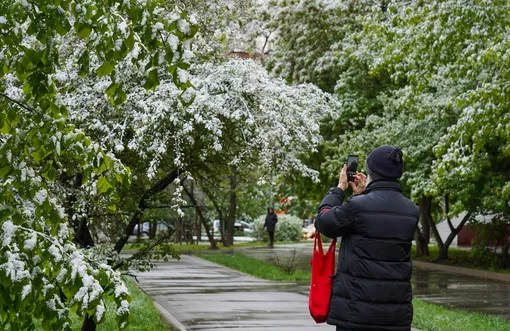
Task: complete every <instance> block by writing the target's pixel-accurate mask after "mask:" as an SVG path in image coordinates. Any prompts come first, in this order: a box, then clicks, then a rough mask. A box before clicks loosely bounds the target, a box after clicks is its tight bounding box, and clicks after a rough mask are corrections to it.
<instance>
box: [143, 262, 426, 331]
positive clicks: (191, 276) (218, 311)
mask: <svg viewBox="0 0 510 331" xmlns="http://www.w3.org/2000/svg"><path fill="white" fill-rule="evenodd" d="M137 277H138V280H139V281H140V284H139V285H140V287H142V289H143V290H144V291H145V292H147V293H148V294H149V295H150V296H151V297H152V298H153V299H154V300H156V301H157V302H158V303H159V304H160V305H161V306H162V307H163V308H164V309H165V310H166V311H168V312H169V313H171V314H172V315H173V318H175V319H177V321H178V322H179V324H182V326H180V329H181V330H182V329H185V330H215V331H218V330H225V331H226V330H232V329H242V330H246V331H267V330H278V331H305V330H329V331H332V330H334V327H332V326H330V325H327V324H315V322H314V321H313V320H312V318H311V317H310V315H309V312H308V296H307V295H308V289H307V287H308V285H307V284H305V283H303V282H301V283H295V282H272V281H266V280H261V279H258V278H255V277H251V276H248V275H245V274H243V273H240V272H237V271H235V270H232V269H229V268H226V267H223V266H220V265H217V264H215V263H212V262H209V261H206V260H203V259H200V258H197V257H194V256H190V255H182V258H181V261H179V262H177V261H175V260H172V261H169V262H165V263H157V267H156V268H155V269H153V270H152V271H150V272H148V273H138V274H137ZM178 330H179V328H178ZM413 331H417V330H414V329H413Z"/></svg>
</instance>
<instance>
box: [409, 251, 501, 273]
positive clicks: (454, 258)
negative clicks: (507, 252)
mask: <svg viewBox="0 0 510 331" xmlns="http://www.w3.org/2000/svg"><path fill="white" fill-rule="evenodd" d="M429 253H430V256H421V257H416V246H413V248H412V258H413V260H418V261H425V262H433V263H441V264H446V265H452V266H457V267H464V268H473V269H478V270H485V271H492V272H500V273H507V274H508V273H510V269H495V268H494V267H493V266H492V260H491V259H487V258H485V257H474V256H473V255H472V252H471V251H470V250H463V249H458V248H452V247H450V249H449V250H448V260H446V261H441V260H439V259H438V256H439V248H438V247H437V246H429Z"/></svg>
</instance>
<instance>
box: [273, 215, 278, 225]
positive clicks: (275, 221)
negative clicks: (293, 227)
mask: <svg viewBox="0 0 510 331" xmlns="http://www.w3.org/2000/svg"><path fill="white" fill-rule="evenodd" d="M276 223H278V215H276V214H274V224H276Z"/></svg>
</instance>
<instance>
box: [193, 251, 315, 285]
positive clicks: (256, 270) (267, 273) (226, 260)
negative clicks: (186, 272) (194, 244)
mask: <svg viewBox="0 0 510 331" xmlns="http://www.w3.org/2000/svg"><path fill="white" fill-rule="evenodd" d="M198 256H199V257H201V258H203V259H206V260H209V261H211V262H215V263H218V264H222V265H224V266H227V267H229V268H232V269H235V270H239V271H242V272H244V273H247V274H250V275H253V276H255V277H259V278H262V279H269V280H283V281H289V280H293V281H294V280H310V275H311V274H310V272H309V271H301V270H295V271H294V272H292V273H291V274H286V273H284V272H283V271H282V270H281V269H280V268H278V267H277V266H275V265H274V264H272V263H269V262H264V261H260V260H257V259H255V258H252V257H248V256H246V255H244V254H241V253H236V254H233V255H227V254H207V255H200V254H198Z"/></svg>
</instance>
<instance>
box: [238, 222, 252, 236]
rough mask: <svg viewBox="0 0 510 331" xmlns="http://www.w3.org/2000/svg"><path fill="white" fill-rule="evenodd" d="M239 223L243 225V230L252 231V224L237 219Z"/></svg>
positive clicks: (249, 232)
mask: <svg viewBox="0 0 510 331" xmlns="http://www.w3.org/2000/svg"><path fill="white" fill-rule="evenodd" d="M239 223H240V224H241V225H242V226H243V228H244V232H246V233H248V234H251V233H253V226H252V224H250V223H248V222H246V221H239Z"/></svg>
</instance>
